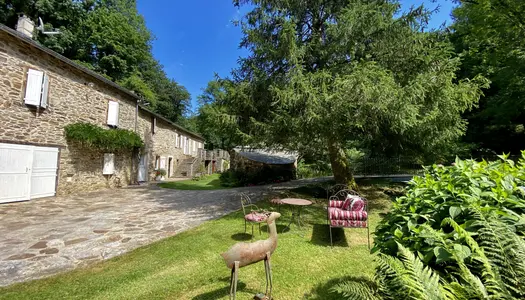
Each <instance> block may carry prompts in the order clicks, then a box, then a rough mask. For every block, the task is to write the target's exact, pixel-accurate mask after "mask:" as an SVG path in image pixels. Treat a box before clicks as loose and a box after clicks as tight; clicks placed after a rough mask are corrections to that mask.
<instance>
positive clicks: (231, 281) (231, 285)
mask: <svg viewBox="0 0 525 300" xmlns="http://www.w3.org/2000/svg"><path fill="white" fill-rule="evenodd" d="M234 273H235V266H233V268H232V272H231V275H230V300H231V299H232V295H233V277H234Z"/></svg>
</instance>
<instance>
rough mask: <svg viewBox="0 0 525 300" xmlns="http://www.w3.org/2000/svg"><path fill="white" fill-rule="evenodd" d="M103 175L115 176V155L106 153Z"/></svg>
mask: <svg viewBox="0 0 525 300" xmlns="http://www.w3.org/2000/svg"><path fill="white" fill-rule="evenodd" d="M102 174H103V175H113V174H115V154H113V153H104V167H103V168H102Z"/></svg>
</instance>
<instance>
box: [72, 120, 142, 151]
mask: <svg viewBox="0 0 525 300" xmlns="http://www.w3.org/2000/svg"><path fill="white" fill-rule="evenodd" d="M64 132H65V135H66V139H67V140H68V141H74V142H78V143H80V144H81V145H83V146H85V147H94V148H96V149H98V150H101V151H109V152H113V151H117V150H123V149H130V150H131V149H134V148H140V147H142V146H143V145H144V143H143V141H142V139H141V138H140V136H139V135H138V134H136V133H135V132H133V131H130V130H126V129H109V130H108V129H104V128H101V127H99V126H96V125H93V124H90V123H75V124H70V125H67V126H66V127H65V128H64Z"/></svg>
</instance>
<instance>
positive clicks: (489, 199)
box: [333, 152, 525, 299]
mask: <svg viewBox="0 0 525 300" xmlns="http://www.w3.org/2000/svg"><path fill="white" fill-rule="evenodd" d="M524 181H525V152H524V154H522V158H520V159H519V161H518V162H517V163H515V162H514V161H512V160H509V159H508V157H507V156H500V160H498V161H494V162H487V161H482V162H476V161H474V160H465V161H462V160H459V159H456V162H455V165H453V166H449V167H444V166H441V165H434V166H432V167H430V168H427V169H426V172H425V174H424V176H423V177H421V178H418V177H416V178H414V179H413V180H412V182H411V183H410V188H409V189H408V190H407V193H406V196H403V197H400V198H398V199H397V200H396V202H395V204H394V207H393V209H392V210H391V212H390V213H388V214H387V216H386V217H385V218H384V219H383V220H382V221H381V223H380V225H379V226H378V227H377V229H376V232H375V234H376V236H377V237H376V239H375V247H374V251H378V250H379V251H380V252H381V253H380V254H379V255H378V267H377V268H376V279H377V282H376V283H377V287H375V286H373V285H365V284H362V283H356V282H352V281H348V282H345V283H343V284H340V285H338V286H337V287H336V288H335V289H334V290H333V291H335V292H338V293H340V294H341V295H343V297H345V298H347V299H363V297H365V296H366V295H371V296H370V297H369V298H370V299H372V298H374V297H376V298H377V299H399V298H403V295H411V299H517V298H519V299H523V298H525V284H523V283H522V280H523V278H525V239H524V234H523V233H524V230H523V229H524V224H525V192H524V190H525V187H524Z"/></svg>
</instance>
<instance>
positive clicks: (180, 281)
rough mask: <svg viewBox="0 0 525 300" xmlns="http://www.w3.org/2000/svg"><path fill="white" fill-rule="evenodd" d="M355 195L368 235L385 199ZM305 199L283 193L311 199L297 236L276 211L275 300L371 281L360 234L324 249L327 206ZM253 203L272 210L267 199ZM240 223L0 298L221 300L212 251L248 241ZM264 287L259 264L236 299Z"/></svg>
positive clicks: (221, 268) (208, 227) (372, 192)
mask: <svg viewBox="0 0 525 300" xmlns="http://www.w3.org/2000/svg"><path fill="white" fill-rule="evenodd" d="M305 193H308V194H305ZM362 193H363V194H364V195H365V196H366V197H367V198H368V199H369V201H370V202H369V203H370V204H369V205H370V221H371V226H372V227H371V231H372V230H373V229H374V228H375V226H376V225H377V223H378V222H379V220H380V219H381V215H382V214H383V213H384V212H386V211H388V209H389V207H390V202H391V201H390V199H389V197H388V196H386V195H385V194H383V193H382V192H381V191H380V189H379V188H378V187H377V186H375V185H368V186H362ZM311 194H312V193H309V189H308V188H302V189H298V190H296V191H295V192H288V196H296V197H302V198H307V199H311V200H313V201H314V204H313V205H312V206H309V207H306V208H305V209H304V210H303V220H304V221H306V223H307V226H306V227H305V229H304V230H305V231H302V232H304V233H305V235H304V237H303V236H301V235H298V234H297V233H299V230H298V228H297V227H296V226H294V225H292V228H291V230H290V231H288V232H286V231H285V232H284V233H281V231H282V230H283V228H284V227H285V224H288V220H289V208H288V207H282V208H281V213H282V217H281V218H280V219H278V222H277V224H278V231H279V236H278V238H279V244H278V247H277V250H276V251H275V253H274V254H273V256H272V269H273V279H274V285H273V287H274V293H273V296H274V298H275V299H325V300H330V299H340V297H339V296H338V295H337V294H333V293H331V292H330V288H331V287H333V285H335V284H336V283H338V282H340V281H341V280H343V279H345V278H348V277H349V276H353V277H356V276H357V277H359V276H365V277H372V276H373V273H374V267H375V263H374V259H373V258H374V256H373V255H371V254H369V251H368V247H367V235H366V229H344V230H342V229H334V230H333V232H334V238H335V239H336V240H337V242H336V243H335V244H334V247H333V248H332V247H330V239H329V233H328V227H327V225H326V219H325V218H326V211H325V210H324V208H323V205H324V204H325V201H326V200H325V199H319V198H312V197H311V196H309V195H311ZM258 205H259V206H260V207H263V208H265V209H272V210H276V208H275V207H271V206H270V204H269V203H268V202H267V201H266V200H264V201H261V202H259V203H258ZM243 224H244V223H243V221H242V214H241V213H240V212H235V213H232V214H230V215H227V216H225V217H223V218H220V219H217V220H214V221H209V222H206V223H204V224H202V225H201V226H198V227H196V228H194V229H191V230H188V231H186V232H183V233H181V234H178V235H176V236H174V237H171V238H167V239H164V240H162V241H159V242H157V243H153V244H151V245H148V246H145V247H141V248H139V249H136V250H135V251H132V252H129V253H127V254H124V255H122V256H119V257H116V258H113V259H110V260H107V261H104V262H100V263H98V264H94V265H91V266H88V267H85V268H79V269H76V270H74V271H71V272H67V273H63V274H60V275H58V276H53V277H50V278H46V279H42V280H36V281H31V282H26V283H21V284H16V285H12V286H9V287H6V288H1V289H0V299H194V300H199V299H200V300H202V299H228V296H229V276H230V270H229V269H227V268H226V266H225V264H224V262H223V261H222V258H221V257H220V256H219V253H221V252H223V251H226V250H227V249H229V248H230V247H231V246H232V245H233V244H235V243H237V242H238V241H250V239H251V235H249V234H245V233H244V225H243ZM265 230H266V228H265V227H263V233H262V235H259V233H258V232H257V229H256V233H255V239H264V238H266V237H267V234H266V233H265ZM248 232H251V229H250V228H248ZM371 238H372V236H371ZM365 280H366V279H365ZM264 288H265V275H264V266H263V264H262V263H257V264H253V265H250V266H246V267H244V268H242V269H241V270H240V274H239V284H238V292H237V299H252V298H253V295H254V294H256V293H258V292H264Z"/></svg>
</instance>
